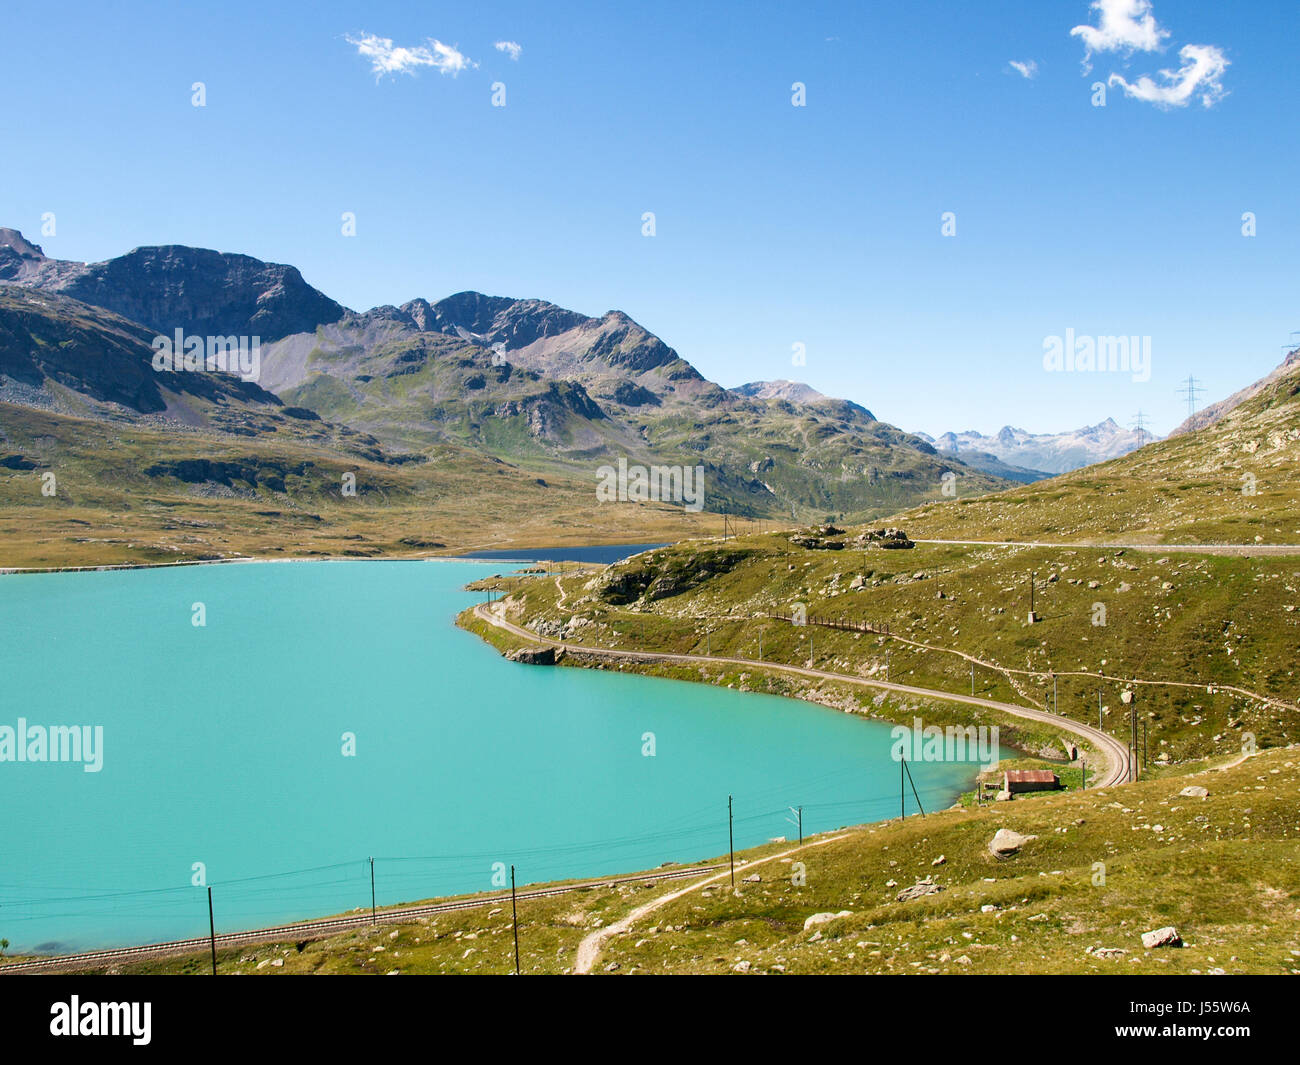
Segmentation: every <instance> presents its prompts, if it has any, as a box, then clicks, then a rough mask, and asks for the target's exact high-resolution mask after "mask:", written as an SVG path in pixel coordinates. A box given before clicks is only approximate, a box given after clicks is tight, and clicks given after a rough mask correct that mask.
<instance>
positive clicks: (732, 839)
mask: <svg viewBox="0 0 1300 1065" xmlns="http://www.w3.org/2000/svg"><path fill="white" fill-rule="evenodd" d="M727 849H728V850H729V851H730V852H731V887H732V889H733V890H734V889H735V887H736V835H735V830H734V828H733V826H732V821H731V796H730V795H728V796H727Z"/></svg>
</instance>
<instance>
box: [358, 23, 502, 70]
mask: <svg viewBox="0 0 1300 1065" xmlns="http://www.w3.org/2000/svg"><path fill="white" fill-rule="evenodd" d="M344 40H346V41H347V42H348V44H351V45H355V46H356V49H357V53H358V54H359V55H362V56H364V57H365V58H366V59H369V60H370V69H371V70H373V71H374V73H375V80H376V81H378V80H379V79H380V78H382V77H383V76H384V75H385V74H414V73H415V72H416V71H417V70H418V69H419V68H420V67H433V68H434V69H435V70H437V71H438V72H439V73H441V74H450V75H451V76H452V77H455V76H456V75H457V74H459V73H460V72H461V71H462V70H471V69H473V68H474V67H476V66H478V64H477V63H475V62H474V61H473V60H471V59H469V58H467V57H466V56H465V55H464V54H463V53H461V52H460V51H459V50H457V48H456V47H455V46H454V45H450V44H443V43H442V42H441V41H438V40H434V39H433V38H432V37H430V38H428V39H427V40H426V42H425V43H424V44H422V45H417V46H416V47H414V48H407V47H405V46H402V45H394V44H393V42H392V40H391V39H389V38H388V37H379V36H376V35H375V34H373V33H359V34H351V33H350V34H348V35H347V36H346V37H345V38H344Z"/></svg>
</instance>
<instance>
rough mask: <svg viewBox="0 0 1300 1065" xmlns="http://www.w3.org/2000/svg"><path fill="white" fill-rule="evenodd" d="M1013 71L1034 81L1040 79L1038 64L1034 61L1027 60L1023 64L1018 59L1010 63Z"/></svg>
mask: <svg viewBox="0 0 1300 1065" xmlns="http://www.w3.org/2000/svg"><path fill="white" fill-rule="evenodd" d="M1009 62H1010V66H1011V69H1012V70H1015V71H1016V72H1018V73H1019V74H1020V76H1021V77H1022V78H1028V79H1029V80H1030V81H1032V80H1033V79H1034V78H1036V77H1038V64H1037V63H1036V62H1035V61H1034V60H1032V59H1026V60H1025V61H1024V62H1023V63H1022V62H1020V60H1018V59H1012V60H1010V61H1009Z"/></svg>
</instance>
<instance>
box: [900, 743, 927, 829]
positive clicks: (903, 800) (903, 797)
mask: <svg viewBox="0 0 1300 1065" xmlns="http://www.w3.org/2000/svg"><path fill="white" fill-rule="evenodd" d="M898 768H899V774H898V806H899V810H898V819H899V820H900V821H903V820H906V818H907V789H906V788H904V787H903V775H904V774H906V775H907V783H908V784H910V785H911V786H912V798H914V799H915V800H916V808H917V809H918V810H920V811H921V816H922V817H924V816H925V807H924V806H922V805H921V796H919V795H918V794H917V793H916V782H915V781H914V780H913V779H912V771H911V770H910V769H908V768H907V759H906V758H899V760H898Z"/></svg>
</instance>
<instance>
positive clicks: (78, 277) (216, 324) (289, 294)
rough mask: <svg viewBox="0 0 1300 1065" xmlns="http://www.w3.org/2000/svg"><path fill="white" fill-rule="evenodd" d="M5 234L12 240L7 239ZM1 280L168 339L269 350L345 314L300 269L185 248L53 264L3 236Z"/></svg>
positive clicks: (13, 234)
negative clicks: (215, 339)
mask: <svg viewBox="0 0 1300 1065" xmlns="http://www.w3.org/2000/svg"><path fill="white" fill-rule="evenodd" d="M6 234H8V236H7V237H6ZM0 281H7V282H12V283H17V284H22V285H26V286H29V287H31V288H36V289H40V290H41V291H43V292H55V293H59V294H60V295H64V296H68V297H70V298H72V299H76V300H80V301H82V302H83V303H89V304H92V305H94V306H96V307H104V308H107V309H108V310H110V311H113V312H114V313H115V314H120V315H122V316H123V317H124V318H129V319H131V320H132V321H134V322H139V323H142V324H143V325H146V326H148V327H149V328H150V329H153V330H155V331H157V332H159V333H164V334H167V335H170V334H171V333H173V332H174V331H175V330H176V329H182V330H184V331H185V332H186V333H187V334H191V333H192V334H197V335H199V336H248V337H253V336H256V337H259V338H261V340H262V341H263V342H264V343H269V342H271V341H273V340H278V339H279V338H281V337H284V336H289V335H290V334H293V333H306V332H311V331H313V330H315V328H316V327H317V326H318V325H323V324H326V323H329V322H336V321H338V320H339V319H340V318H342V317H343V314H344V308H343V307H342V306H340V305H339V304H337V303H335V302H334V301H333V300H332V299H330V298H329V297H328V296H326V295H325V294H324V293H322V292H319V291H317V290H316V289H314V288H312V286H311V285H309V284H307V282H306V281H304V280H303V277H302V274H300V273H299V272H298V270H297V269H296V268H295V267H292V266H286V265H284V264H281V263H267V262H262V260H260V259H254V258H252V257H251V256H248V255H232V254H229V253H226V252H218V251H211V250H209V249H207V248H190V247H185V246H183V245H164V246H160V247H145V248H136V249H135V250H134V251H130V252H127V253H126V254H125V255H121V256H118V257H117V258H116V259H109V260H107V261H106V262H101V263H75V262H64V261H61V260H57V259H49V258H46V256H45V255H44V254H43V253H42V252H41V250H40V248H39V247H38V246H36V245H33V244H30V243H28V242H27V241H25V240H24V239H23V238H22V234H20V233H17V232H16V231H15V230H0Z"/></svg>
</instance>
